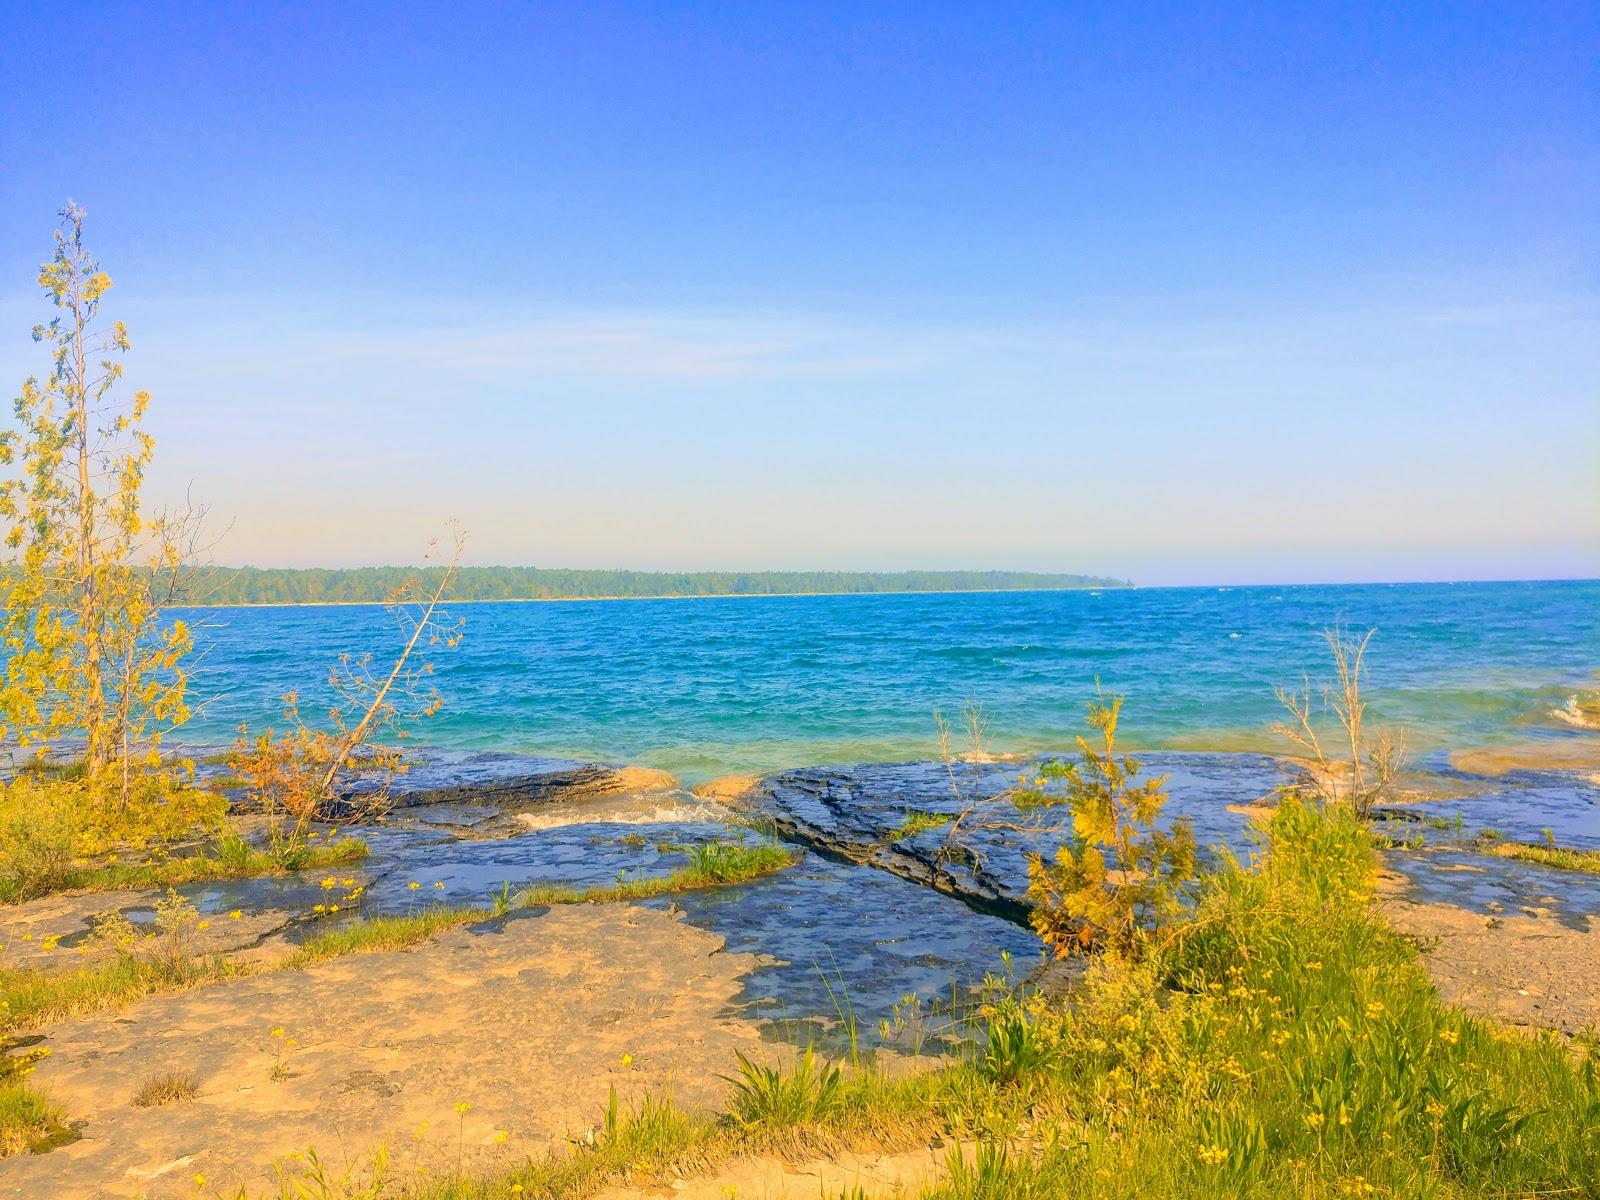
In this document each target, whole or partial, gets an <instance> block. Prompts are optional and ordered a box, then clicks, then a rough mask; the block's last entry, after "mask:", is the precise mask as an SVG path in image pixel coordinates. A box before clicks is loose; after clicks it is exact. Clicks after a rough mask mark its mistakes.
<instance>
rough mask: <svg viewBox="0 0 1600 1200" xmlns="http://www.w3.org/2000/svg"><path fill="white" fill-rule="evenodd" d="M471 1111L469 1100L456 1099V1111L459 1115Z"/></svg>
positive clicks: (464, 1114)
mask: <svg viewBox="0 0 1600 1200" xmlns="http://www.w3.org/2000/svg"><path fill="white" fill-rule="evenodd" d="M471 1111H472V1104H471V1102H470V1101H467V1100H457V1101H456V1112H457V1113H458V1114H460V1115H461V1116H463V1117H464V1116H466V1115H467V1114H468V1113H469V1112H471Z"/></svg>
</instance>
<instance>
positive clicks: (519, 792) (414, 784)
mask: <svg viewBox="0 0 1600 1200" xmlns="http://www.w3.org/2000/svg"><path fill="white" fill-rule="evenodd" d="M197 775H198V777H199V779H200V781H201V782H202V783H204V782H208V781H217V782H219V783H220V784H221V785H222V786H221V789H220V790H221V791H222V793H223V794H224V795H225V796H227V797H228V800H229V803H230V804H231V805H232V806H233V807H234V809H235V810H236V811H239V812H248V811H250V809H251V805H250V801H249V797H248V796H247V795H246V794H245V791H244V789H243V788H241V787H239V786H237V782H236V781H235V780H233V779H231V778H230V776H229V775H228V772H227V769H226V767H225V766H224V765H222V764H221V763H216V762H212V763H207V764H203V765H202V766H201V767H200V768H198V769H197ZM673 782H674V781H673V780H672V779H671V778H670V777H669V776H667V775H665V774H663V773H661V772H656V771H649V770H646V769H643V768H639V767H627V766H617V765H614V764H610V763H595V762H580V761H578V760H576V759H567V758H551V757H547V756H545V755H538V754H510V753H503V752H498V751H470V750H465V751H464V750H430V751H427V752H426V753H421V754H418V755H417V756H416V758H415V759H413V760H412V761H411V763H410V766H409V767H408V769H407V770H405V771H404V772H401V773H400V774H397V775H395V776H393V777H392V778H384V777H379V776H377V775H371V776H357V777H356V778H354V779H351V780H350V781H348V782H346V783H344V784H343V785H342V786H340V788H339V795H338V799H337V800H336V801H335V802H334V803H333V804H332V805H331V806H330V811H329V812H328V813H327V814H326V815H327V816H328V817H330V818H333V819H345V818H348V817H351V816H356V815H360V814H361V813H363V812H364V811H365V810H367V809H370V808H372V807H374V801H375V800H377V799H378V797H379V796H380V794H383V799H382V802H381V805H379V807H381V808H382V810H383V811H386V812H392V811H394V810H397V809H410V808H420V807H425V806H432V805H441V804H448V805H460V806H465V807H469V808H470V807H476V808H485V807H490V806H492V807H495V808H498V809H501V810H504V809H507V808H521V807H531V806H534V805H540V804H547V803H553V802H559V801H564V800H576V799H582V798H586V797H591V796H602V795H608V794H615V793H619V792H624V791H630V790H641V791H646V790H656V789H660V788H664V787H671V786H673ZM384 793H386V794H384Z"/></svg>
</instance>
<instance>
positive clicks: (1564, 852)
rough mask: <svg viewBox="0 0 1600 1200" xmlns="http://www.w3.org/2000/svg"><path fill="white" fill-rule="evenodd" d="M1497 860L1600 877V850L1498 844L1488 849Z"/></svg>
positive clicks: (1533, 844) (1523, 843)
mask: <svg viewBox="0 0 1600 1200" xmlns="http://www.w3.org/2000/svg"><path fill="white" fill-rule="evenodd" d="M1485 852H1486V853H1488V854H1491V855H1493V856H1494V857H1495V858H1510V859H1515V860H1517V861H1518V862H1531V863H1538V864H1539V865H1540V866H1542V867H1555V868H1557V869H1558V870H1562V871H1583V872H1585V873H1587V874H1590V875H1600V850H1571V849H1568V848H1567V847H1565V846H1548V845H1538V844H1536V843H1529V842H1496V843H1495V844H1494V845H1492V846H1488V847H1487V848H1486V851H1485Z"/></svg>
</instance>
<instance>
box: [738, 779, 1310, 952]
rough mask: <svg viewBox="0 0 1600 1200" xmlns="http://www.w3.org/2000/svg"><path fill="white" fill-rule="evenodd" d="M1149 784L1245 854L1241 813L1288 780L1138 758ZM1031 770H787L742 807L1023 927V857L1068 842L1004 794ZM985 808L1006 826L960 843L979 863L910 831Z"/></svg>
mask: <svg viewBox="0 0 1600 1200" xmlns="http://www.w3.org/2000/svg"><path fill="white" fill-rule="evenodd" d="M1138 758H1139V760H1140V762H1141V763H1142V764H1143V767H1144V775H1143V777H1144V778H1151V777H1154V776H1159V775H1166V776H1167V777H1168V784H1167V787H1168V794H1169V803H1168V810H1167V812H1168V816H1169V817H1175V816H1186V817H1188V818H1189V819H1190V821H1192V822H1193V824H1194V827H1195V836H1196V838H1197V840H1198V841H1199V843H1200V844H1201V846H1210V845H1216V844H1227V845H1231V846H1234V847H1235V848H1239V847H1241V846H1242V845H1243V844H1244V843H1245V841H1246V838H1245V830H1246V828H1247V826H1248V821H1249V817H1248V815H1247V814H1246V813H1244V812H1241V811H1238V808H1239V806H1241V805H1245V806H1247V805H1249V804H1250V803H1252V802H1254V801H1256V800H1258V799H1260V798H1261V797H1263V796H1265V795H1268V794H1270V793H1271V792H1272V791H1273V789H1274V788H1276V787H1277V786H1278V785H1280V784H1282V783H1285V782H1287V781H1288V779H1289V775H1288V773H1287V770H1286V768H1285V767H1284V765H1283V764H1282V763H1281V762H1279V761H1278V760H1277V759H1274V758H1272V757H1270V756H1268V755H1261V754H1202V753H1180V752H1167V753H1152V754H1148V755H1139V756H1138ZM1034 767H1035V764H1034V763H1032V762H1023V763H1016V762H990V763H969V762H958V763H954V764H946V763H944V762H942V761H936V762H914V763H875V764H868V765H865V766H855V767H817V768H808V769H806V770H800V771H787V772H785V773H783V774H781V775H775V776H773V777H771V778H770V779H767V780H765V781H763V782H762V783H761V785H760V786H759V787H757V788H756V789H755V790H754V791H752V792H751V793H749V795H748V799H747V803H748V804H749V806H750V807H751V808H753V809H754V810H755V811H756V812H758V813H760V814H761V815H763V816H765V817H768V818H769V819H771V820H772V822H773V823H774V825H775V826H776V827H777V830H778V832H779V834H780V835H781V836H783V837H785V838H787V839H789V840H792V841H798V842H801V843H803V844H805V845H808V846H810V847H812V848H813V849H814V850H816V851H817V852H818V853H821V854H824V855H827V856H829V857H832V858H837V859H841V860H843V861H848V862H855V863H864V864H868V865H871V866H875V867H880V868H882V869H884V870H886V871H891V872H893V873H894V874H896V875H900V876H902V877H904V878H906V879H910V880H913V881H914V882H917V883H921V884H924V885H926V886H928V887H932V888H934V889H936V890H938V891H941V892H945V893H947V894H949V895H952V896H956V897H958V898H959V899H961V900H963V901H965V902H966V903H967V904H969V905H971V906H972V907H973V908H976V909H978V910H979V911H980V912H987V913H992V914H994V915H996V916H1001V917H1005V918H1007V919H1008V920H1012V921H1017V922H1019V923H1020V922H1025V921H1026V920H1027V913H1028V906H1027V904H1026V901H1025V895H1026V892H1027V858H1026V855H1027V852H1028V851H1030V850H1033V851H1042V852H1046V853H1048V852H1049V851H1050V850H1053V849H1054V848H1055V846H1057V845H1059V844H1060V843H1061V841H1062V840H1063V838H1064V836H1065V835H1064V830H1065V829H1066V827H1067V822H1068V815H1067V812H1066V809H1065V808H1059V809H1052V810H1048V811H1046V812H1044V813H1041V814H1037V815H1030V816H1024V815H1023V814H1021V813H1019V812H1018V811H1017V810H1016V809H1015V808H1014V807H1013V806H1012V805H1011V804H1010V803H1009V801H1007V800H1006V799H1005V798H1004V797H1005V795H1006V794H1007V793H1008V792H1010V791H1011V790H1012V789H1013V788H1015V787H1016V786H1017V785H1018V777H1019V776H1022V775H1031V774H1032V772H1033V770H1034ZM977 801H984V802H985V804H984V810H983V818H982V820H986V821H988V822H992V823H995V824H1000V825H1006V826H1009V828H1005V829H1000V828H992V827H991V828H985V827H983V824H982V820H981V821H980V823H978V824H974V825H972V826H971V829H972V832H971V833H970V834H967V835H964V836H963V838H962V839H961V840H962V844H963V845H964V846H966V847H967V848H968V849H970V850H971V851H972V852H973V855H974V856H975V857H969V856H967V855H964V854H952V853H951V851H952V849H953V847H952V846H951V845H950V841H949V831H948V828H947V827H944V828H932V829H923V830H922V831H921V832H917V833H913V834H906V833H904V832H903V827H904V826H905V824H906V820H907V817H908V816H909V815H910V814H913V813H922V814H932V815H934V816H935V817H940V818H944V819H945V820H947V821H948V820H953V819H954V818H955V817H956V816H957V815H958V814H959V813H961V812H962V810H963V809H965V808H967V807H968V806H969V805H971V804H973V803H974V802H977Z"/></svg>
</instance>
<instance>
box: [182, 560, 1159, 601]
mask: <svg viewBox="0 0 1600 1200" xmlns="http://www.w3.org/2000/svg"><path fill="white" fill-rule="evenodd" d="M441 570H442V568H422V569H415V568H408V567H352V568H345V569H337V568H334V569H329V568H301V569H287V568H283V569H278V568H261V567H210V568H207V569H205V570H204V571H197V572H195V573H194V574H193V575H192V576H191V577H190V579H189V582H188V587H187V588H186V591H185V598H186V599H187V600H188V601H189V602H190V603H194V604H341V603H343V604H366V603H378V602H380V601H382V600H383V599H384V597H386V596H388V595H389V594H390V593H391V592H393V591H394V590H395V589H396V588H398V587H400V586H402V585H404V584H405V583H406V582H407V581H408V580H410V581H415V582H418V583H420V584H421V585H422V586H424V587H431V586H432V584H433V582H434V580H433V576H434V574H436V573H438V572H439V571H441ZM1128 586H1130V584H1128V583H1127V582H1126V581H1125V580H1119V579H1108V578H1104V577H1101V576H1096V575H1055V574H1042V573H1038V572H1031V571H892V572H880V571H685V572H677V571H576V570H562V569H558V568H549V567H463V568H461V570H460V574H459V575H458V577H457V578H456V579H455V581H454V582H453V584H452V586H451V588H450V594H449V597H448V598H449V599H453V600H568V599H585V598H587V599H599V598H609V597H665V596H780V595H794V594H797V593H804V592H818V593H824V594H830V595H840V594H848V593H873V592H978V591H1002V592H1016V591H1055V590H1061V589H1066V588H1112V587H1128Z"/></svg>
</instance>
